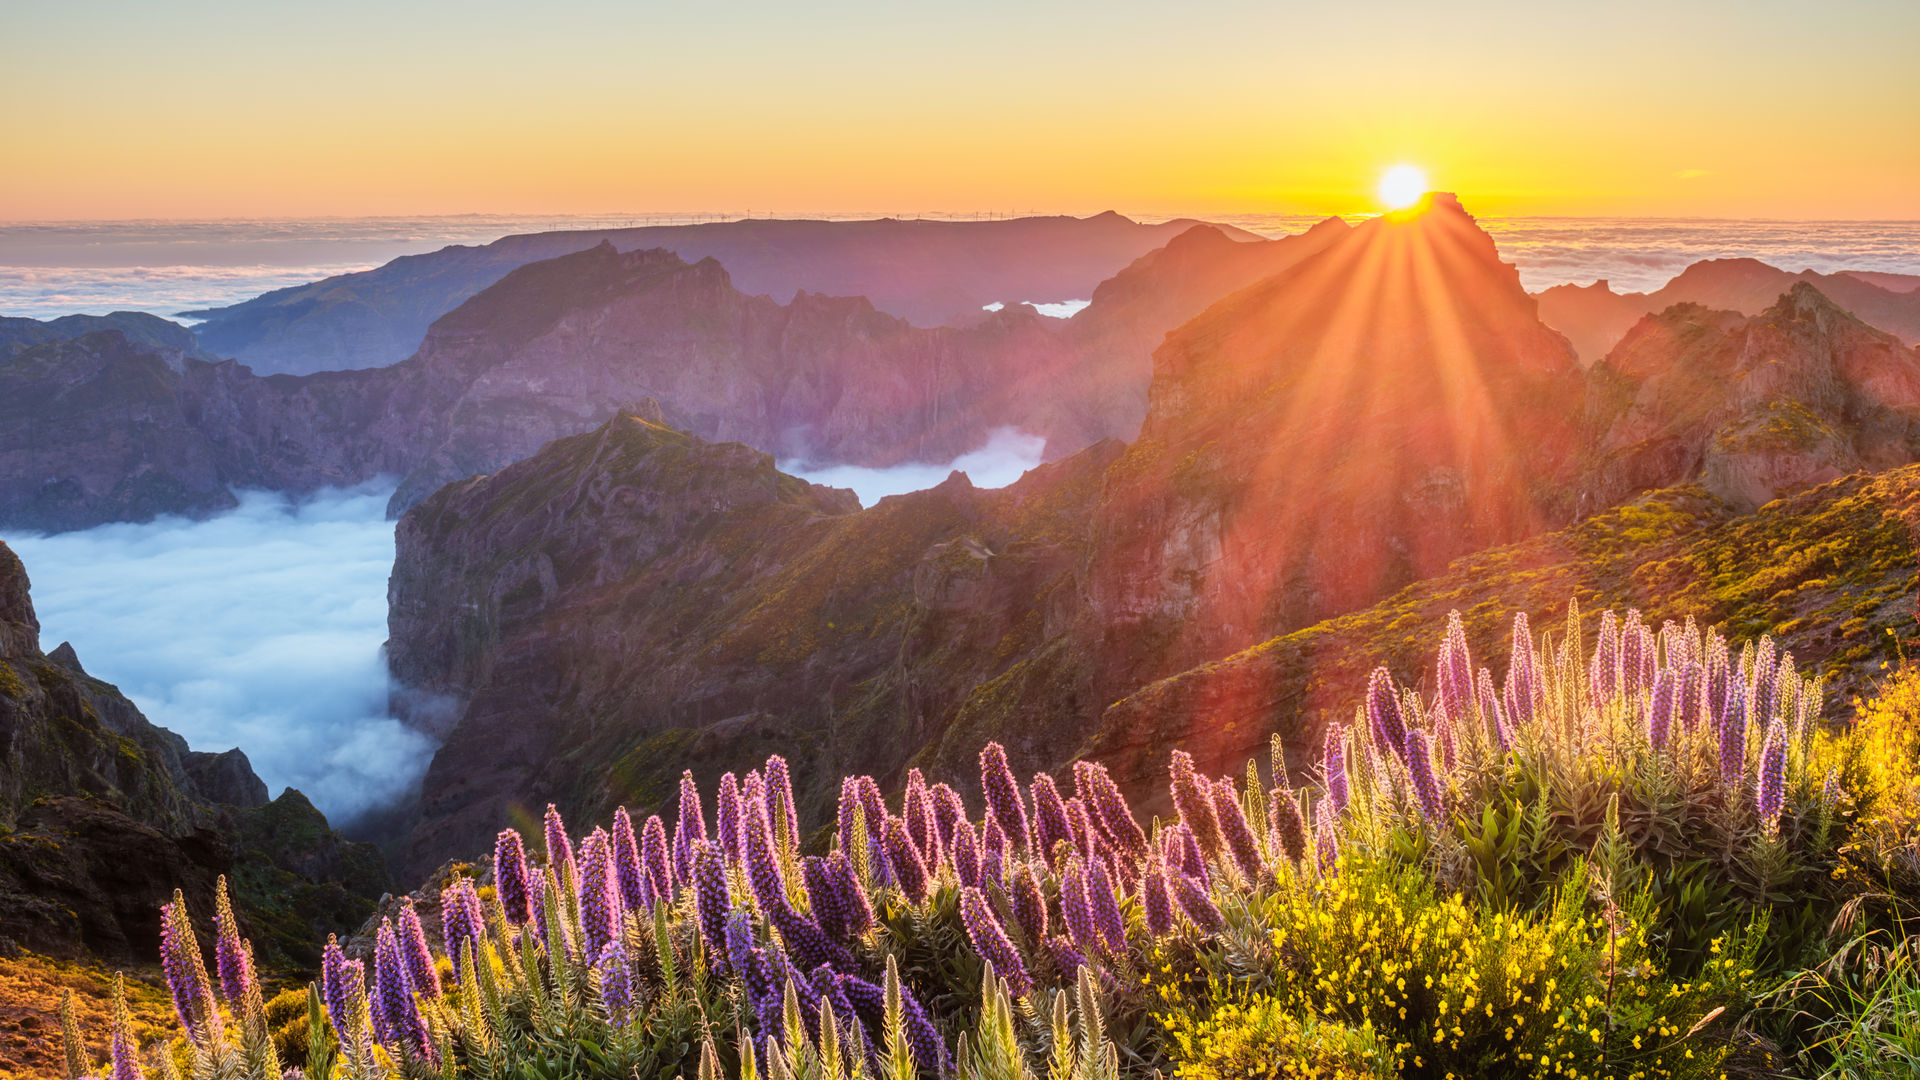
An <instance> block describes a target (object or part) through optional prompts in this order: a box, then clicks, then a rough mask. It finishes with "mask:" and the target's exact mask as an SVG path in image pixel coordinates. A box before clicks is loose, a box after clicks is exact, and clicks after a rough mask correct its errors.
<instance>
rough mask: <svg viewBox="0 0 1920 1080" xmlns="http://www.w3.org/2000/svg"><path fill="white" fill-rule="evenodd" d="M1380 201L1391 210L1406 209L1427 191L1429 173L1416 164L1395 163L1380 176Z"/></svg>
mask: <svg viewBox="0 0 1920 1080" xmlns="http://www.w3.org/2000/svg"><path fill="white" fill-rule="evenodd" d="M1378 190H1379V194H1380V201H1381V202H1383V203H1385V204H1386V206H1387V209H1389V210H1404V209H1406V208H1407V207H1409V206H1412V205H1413V204H1414V203H1417V202H1419V201H1420V197H1421V196H1422V195H1425V194H1426V193H1427V174H1426V173H1425V172H1423V171H1421V169H1420V168H1419V166H1416V165H1395V166H1394V167H1393V168H1391V169H1388V170H1387V171H1386V173H1385V174H1383V175H1382V176H1381V177H1380V187H1379V189H1378Z"/></svg>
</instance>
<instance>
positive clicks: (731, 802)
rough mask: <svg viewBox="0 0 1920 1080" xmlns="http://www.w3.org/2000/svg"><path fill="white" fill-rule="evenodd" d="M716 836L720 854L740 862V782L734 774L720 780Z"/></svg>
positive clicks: (716, 805)
mask: <svg viewBox="0 0 1920 1080" xmlns="http://www.w3.org/2000/svg"><path fill="white" fill-rule="evenodd" d="M713 827H714V834H715V836H716V837H717V838H718V839H719V841H720V853H721V854H722V855H723V856H724V857H726V858H727V859H730V860H733V861H736V862H737V861H739V859H740V857H741V854H740V782H739V781H738V780H736V779H734V776H733V774H732V773H727V774H726V775H725V776H722V777H721V778H720V792H719V794H717V795H715V796H714V806H713Z"/></svg>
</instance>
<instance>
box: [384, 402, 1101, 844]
mask: <svg viewBox="0 0 1920 1080" xmlns="http://www.w3.org/2000/svg"><path fill="white" fill-rule="evenodd" d="M1117 449H1118V447H1117V445H1116V444H1109V443H1103V444H1100V445H1098V446H1095V447H1093V448H1090V449H1088V450H1087V451H1085V452H1083V453H1082V454H1079V455H1076V456H1075V457H1073V458H1070V459H1067V460H1065V461H1062V462H1058V463H1056V464H1053V465H1049V466H1045V467H1043V468H1041V469H1038V470H1035V471H1034V472H1033V473H1030V474H1029V475H1028V477H1027V478H1026V479H1023V480H1022V481H1021V482H1020V483H1018V484H1016V485H1014V486H1013V487H1011V488H1007V489H1003V490H998V491H981V490H977V489H975V488H974V487H972V485H970V484H969V483H967V482H966V480H965V478H964V477H960V476H956V477H954V478H952V479H950V480H949V481H948V482H947V483H945V484H942V485H940V486H938V487H936V488H933V489H930V490H927V491H923V492H917V493H915V494H912V495H905V496H898V497H894V498H889V499H884V500H882V501H881V502H880V503H879V505H877V506H874V507H871V508H869V509H865V510H861V509H858V507H857V504H856V503H855V501H854V500H853V499H852V497H851V496H850V495H849V494H847V493H845V492H838V491H833V490H831V489H826V488H820V487H817V486H814V485H810V484H807V483H805V482H804V481H800V480H797V479H794V478H793V477H789V476H784V475H782V474H781V473H779V472H778V471H777V470H775V469H774V467H773V461H772V459H771V458H770V457H768V456H767V455H765V454H760V453H757V452H754V451H752V450H749V449H747V448H746V447H743V446H739V445H737V444H714V443H708V442H705V441H704V440H701V439H699V438H697V437H694V436H690V435H686V434H683V433H680V432H675V431H672V430H671V429H667V428H663V427H660V426H658V425H655V424H650V423H647V422H644V421H641V420H638V419H635V418H632V417H624V416H623V417H619V418H616V419H614V420H612V421H610V422H608V423H607V424H605V425H603V426H602V427H601V428H599V429H598V430H596V431H594V432H591V433H589V434H586V435H581V436H575V437H572V438H568V439H562V440H559V441H557V442H555V443H553V444H551V445H549V446H548V447H546V448H545V449H543V450H542V451H541V452H540V453H538V454H536V455H535V456H534V457H532V458H529V459H527V460H526V461H523V462H520V463H518V464H516V465H513V466H511V467H509V468H507V469H504V470H502V471H500V472H499V473H496V474H493V475H491V476H484V477H476V478H473V479H470V480H467V481H463V482H461V483H457V484H453V485H450V486H448V487H446V488H443V489H442V490H441V491H439V492H437V493H436V494H435V495H434V496H433V497H431V498H429V499H428V500H426V501H425V502H422V503H421V504H420V505H418V506H416V507H415V508H414V509H412V510H410V511H409V512H408V513H407V514H406V516H405V517H403V518H402V519H401V524H400V529H399V541H398V557H397V559H396V563H395V570H394V577H393V583H392V586H391V591H390V600H391V605H392V612H393V614H392V616H391V624H390V625H391V644H390V649H391V656H392V658H393V664H394V669H395V672H396V676H397V677H399V678H400V679H402V680H403V681H404V682H407V683H410V684H412V685H414V686H417V687H425V688H428V689H432V690H436V691H440V692H443V693H446V694H450V695H453V696H455V697H456V699H457V711H458V715H459V719H458V722H457V724H456V725H455V726H454V727H453V729H452V730H451V732H450V733H449V734H448V736H447V740H446V743H445V745H444V746H443V747H442V748H441V750H440V751H439V753H438V754H436V755H435V758H434V761H433V765H432V767H431V768H430V769H429V771H428V773H427V777H426V780H425V784H424V792H423V797H422V814H423V823H422V825H421V827H420V829H419V830H418V831H417V832H416V833H415V836H414V840H413V845H412V848H411V850H410V855H409V860H408V861H409V866H410V867H411V868H413V869H415V870H425V869H428V868H431V867H432V866H433V865H437V864H438V862H439V861H440V860H442V859H444V858H446V857H450V856H453V855H469V854H471V853H473V852H475V851H478V850H480V849H481V848H483V847H484V845H485V843H486V842H487V840H488V838H489V837H490V836H491V835H492V833H493V831H495V830H497V829H498V828H499V827H500V825H501V823H502V822H503V821H506V820H509V819H511V817H512V815H513V814H514V813H516V812H519V811H522V810H527V809H531V810H536V811H537V809H538V807H539V805H540V804H541V803H543V802H545V801H547V800H550V799H551V800H555V801H559V802H560V803H561V804H562V805H563V806H567V807H570V808H573V809H579V810H583V811H584V810H594V811H599V810H606V809H609V808H610V804H612V803H625V804H628V805H636V806H641V807H651V806H654V805H659V804H662V803H664V802H665V801H666V800H667V799H668V798H669V797H670V795H671V793H672V791H673V783H674V780H675V779H676V778H677V777H678V775H679V772H680V770H681V769H682V768H692V769H693V770H694V771H695V773H696V774H698V775H699V776H700V777H701V778H702V780H703V781H704V780H708V779H711V778H713V777H714V776H716V775H717V774H718V773H720V772H721V771H723V770H726V769H745V768H748V767H750V763H751V762H752V761H753V759H754V757H755V756H756V755H758V757H759V758H760V759H764V758H765V756H766V754H767V753H769V752H772V751H775V750H777V751H779V752H781V753H784V754H787V755H788V756H789V757H790V758H792V759H794V760H795V763H796V766H795V769H794V775H795V778H796V781H797V782H799V783H801V784H802V785H803V786H804V790H803V792H802V798H803V799H804V800H807V801H808V802H809V803H810V804H811V805H814V806H815V807H816V808H818V807H820V806H822V805H823V804H824V803H825V802H826V800H828V799H829V798H831V797H832V795H833V794H834V793H835V792H833V791H830V790H828V789H827V787H826V785H828V784H829V782H830V778H832V777H837V776H838V775H840V774H841V773H842V772H843V771H845V770H846V769H848V768H857V769H862V770H871V771H873V772H876V773H878V774H880V775H892V774H894V773H897V771H898V770H899V769H900V768H901V767H902V765H903V763H904V762H905V761H906V760H908V759H909V758H910V757H912V756H913V755H914V754H915V753H917V752H919V751H920V750H921V749H922V748H923V747H924V746H925V745H926V744H927V742H928V741H929V740H930V739H931V738H933V737H935V736H936V735H937V734H938V733H939V732H941V731H942V730H943V729H944V727H945V726H946V724H947V721H948V719H949V718H950V717H951V715H952V714H953V712H954V710H955V709H956V708H957V707H958V706H959V704H960V702H961V701H962V699H963V698H965V697H966V695H967V694H968V693H969V692H971V691H972V690H973V689H975V688H976V687H978V686H980V685H982V684H984V683H986V682H988V681H990V680H992V679H993V678H994V677H996V676H997V675H999V674H1000V673H1001V672H1003V671H1004V670H1006V668H1007V667H1009V666H1010V665H1011V664H1012V663H1014V661H1015V660H1017V659H1018V658H1020V657H1022V656H1024V655H1026V653H1027V652H1028V651H1029V650H1030V649H1033V648H1036V647H1039V646H1040V645H1041V644H1043V643H1044V642H1045V641H1046V640H1047V638H1048V637H1050V636H1053V635H1057V634H1058V633H1060V632H1061V630H1062V629H1064V626H1065V624H1066V621H1067V614H1066V613H1067V610H1068V609H1069V602H1068V600H1067V594H1068V593H1069V592H1070V583H1071V579H1072V574H1073V568H1074V566H1075V565H1076V563H1077V562H1078V559H1079V557H1080V554H1081V550H1082V548H1081V546H1080V544H1079V542H1078V537H1077V529H1076V524H1077V522H1078V520H1079V519H1080V517H1081V516H1082V515H1083V514H1084V509H1085V506H1086V504H1087V503H1088V501H1089V500H1090V499H1091V498H1092V496H1093V493H1094V492H1095V491H1096V490H1097V484H1098V479H1099V475H1100V472H1101V470H1102V469H1103V468H1104V467H1105V465H1106V464H1107V463H1108V462H1110V461H1111V460H1112V459H1113V457H1114V455H1115V453H1116V452H1117ZM1055 726H1056V728H1057V729H1058V730H1056V731H1055V732H1054V733H1053V735H1052V738H1053V740H1054V742H1055V743H1057V744H1058V745H1057V746H1055V747H1054V748H1053V752H1054V753H1055V754H1057V753H1059V752H1060V751H1061V750H1062V749H1063V748H1064V747H1065V746H1067V745H1070V744H1071V743H1072V742H1073V741H1074V740H1076V739H1077V738H1078V734H1077V733H1075V732H1074V731H1073V730H1072V729H1071V726H1070V724H1068V723H1066V722H1065V721H1064V718H1063V719H1062V720H1057V721H1056V722H1055ZM1033 734H1034V736H1035V737H1036V738H1037V737H1038V736H1039V734H1040V733H1038V732H1035V733H1033Z"/></svg>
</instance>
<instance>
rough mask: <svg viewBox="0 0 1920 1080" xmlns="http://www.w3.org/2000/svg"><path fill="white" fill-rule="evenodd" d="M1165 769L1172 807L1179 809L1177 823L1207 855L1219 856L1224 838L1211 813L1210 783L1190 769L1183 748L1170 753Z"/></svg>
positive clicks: (1188, 759)
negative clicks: (1188, 831) (1169, 763)
mask: <svg viewBox="0 0 1920 1080" xmlns="http://www.w3.org/2000/svg"><path fill="white" fill-rule="evenodd" d="M1167 771H1168V776H1169V777H1170V781H1169V787H1170V789H1171V791H1172V794H1173V806H1174V809H1176V810H1178V811H1179V812H1180V822H1181V824H1183V825H1185V826H1186V827H1187V828H1188V830H1190V831H1191V832H1192V833H1193V838H1194V839H1195V840H1197V841H1199V843H1200V850H1201V851H1203V852H1205V853H1206V854H1207V857H1208V858H1219V857H1220V852H1221V851H1222V850H1223V849H1224V848H1225V846H1226V839H1225V838H1224V837H1223V836H1222V835H1221V833H1220V821H1219V819H1218V818H1217V817H1216V816H1215V814H1214V801H1213V787H1212V785H1211V784H1209V783H1208V782H1207V778H1206V777H1204V776H1201V775H1200V774H1199V773H1197V772H1195V771H1194V768H1193V756H1192V755H1190V754H1188V753H1187V752H1186V751H1185V750H1175V751H1174V752H1173V763H1172V765H1171V766H1169V768H1168V770H1167Z"/></svg>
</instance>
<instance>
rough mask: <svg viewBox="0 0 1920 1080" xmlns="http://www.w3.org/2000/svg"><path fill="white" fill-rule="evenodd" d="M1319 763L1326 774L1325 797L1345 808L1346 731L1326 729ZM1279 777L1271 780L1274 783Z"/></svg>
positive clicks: (1278, 780) (1336, 727) (1340, 728)
mask: <svg viewBox="0 0 1920 1080" xmlns="http://www.w3.org/2000/svg"><path fill="white" fill-rule="evenodd" d="M1320 761H1321V764H1322V766H1323V767H1324V768H1325V770H1326V774H1327V796H1328V797H1329V798H1331V799H1332V800H1333V804H1334V805H1335V806H1337V807H1339V808H1340V809H1342V810H1345V809H1346V808H1347V730H1346V729H1345V728H1343V727H1339V726H1337V725H1336V726H1334V727H1330V728H1328V729H1327V738H1326V741H1325V742H1324V743H1323V744H1322V749H1321V751H1320ZM1280 779H1281V778H1280V777H1278V776H1276V777H1274V778H1273V780H1274V783H1276V784H1278V783H1279V782H1280Z"/></svg>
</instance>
